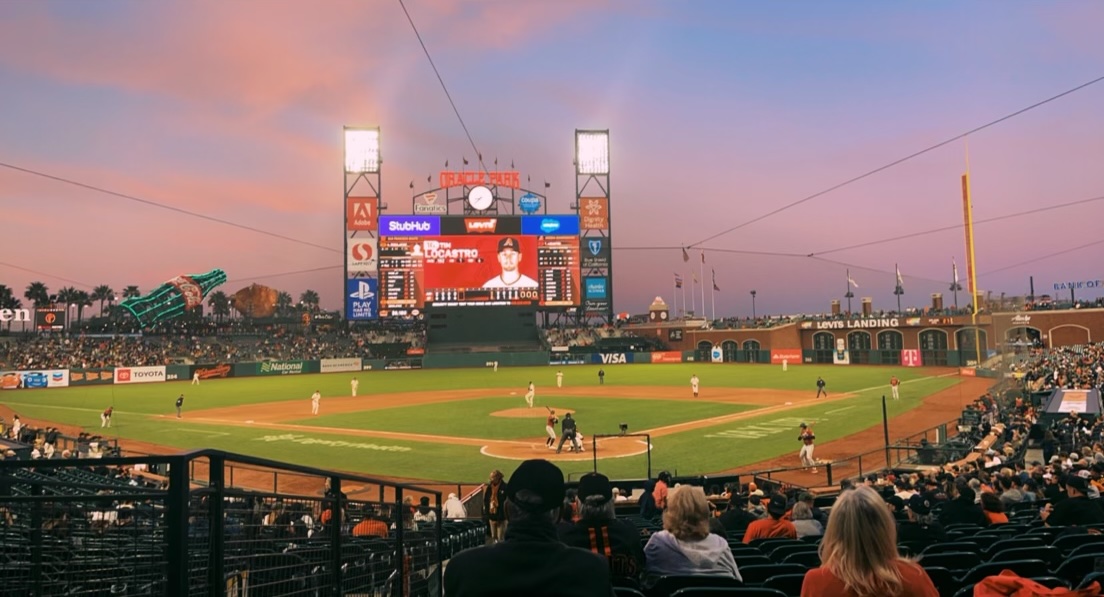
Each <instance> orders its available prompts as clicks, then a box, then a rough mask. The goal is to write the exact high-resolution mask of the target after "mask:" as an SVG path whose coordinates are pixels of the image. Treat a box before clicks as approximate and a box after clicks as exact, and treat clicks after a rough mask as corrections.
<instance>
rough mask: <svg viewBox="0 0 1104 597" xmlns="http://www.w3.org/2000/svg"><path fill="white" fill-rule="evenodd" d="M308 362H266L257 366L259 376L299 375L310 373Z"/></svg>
mask: <svg viewBox="0 0 1104 597" xmlns="http://www.w3.org/2000/svg"><path fill="white" fill-rule="evenodd" d="M306 364H307V361H264V362H263V363H260V364H259V365H258V366H257V375H298V374H300V373H309V371H307V367H306Z"/></svg>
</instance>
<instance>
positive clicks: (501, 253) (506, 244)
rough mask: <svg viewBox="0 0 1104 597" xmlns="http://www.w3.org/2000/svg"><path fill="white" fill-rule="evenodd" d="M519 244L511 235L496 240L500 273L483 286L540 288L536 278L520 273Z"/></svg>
mask: <svg viewBox="0 0 1104 597" xmlns="http://www.w3.org/2000/svg"><path fill="white" fill-rule="evenodd" d="M521 257H522V256H521V245H520V244H519V243H518V239H516V238H514V237H512V236H506V237H503V238H502V240H500V241H498V265H500V266H501V267H502V273H500V274H498V275H497V276H495V277H493V278H491V279H490V280H487V283H486V284H484V285H483V288H540V284H538V283H537V281H536V280H534V279H532V278H530V277H529V276H526V275H525V274H523V273H521V270H520V269H518V266H520V265H521Z"/></svg>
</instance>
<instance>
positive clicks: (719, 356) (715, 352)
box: [709, 346, 724, 363]
mask: <svg viewBox="0 0 1104 597" xmlns="http://www.w3.org/2000/svg"><path fill="white" fill-rule="evenodd" d="M709 360H710V361H712V362H714V363H723V362H724V351H723V350H721V347H720V346H714V347H713V348H712V349H710V351H709Z"/></svg>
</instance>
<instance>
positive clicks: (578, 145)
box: [575, 130, 609, 174]
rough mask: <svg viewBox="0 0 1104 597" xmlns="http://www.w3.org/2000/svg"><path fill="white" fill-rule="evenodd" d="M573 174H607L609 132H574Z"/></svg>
mask: <svg viewBox="0 0 1104 597" xmlns="http://www.w3.org/2000/svg"><path fill="white" fill-rule="evenodd" d="M575 172H576V173H578V174H609V131H579V130H577V131H575Z"/></svg>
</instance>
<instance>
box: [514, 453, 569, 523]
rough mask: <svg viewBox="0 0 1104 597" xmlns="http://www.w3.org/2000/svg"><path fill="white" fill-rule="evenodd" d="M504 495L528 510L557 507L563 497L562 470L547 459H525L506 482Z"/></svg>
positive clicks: (540, 510) (544, 509) (546, 509)
mask: <svg viewBox="0 0 1104 597" xmlns="http://www.w3.org/2000/svg"><path fill="white" fill-rule="evenodd" d="M506 497H507V498H509V499H510V501H512V502H514V504H516V505H517V506H518V507H519V508H521V509H523V510H528V511H530V512H545V511H548V510H551V509H553V508H558V507H560V505H561V503H562V502H563V499H564V476H563V471H561V470H560V469H559V467H557V466H556V465H554V464H552V463H551V462H548V461H547V460H541V459H535V460H526V461H525V462H523V463H521V466H519V467H517V470H515V471H514V474H513V475H511V476H510V481H509V482H508V483H506Z"/></svg>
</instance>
